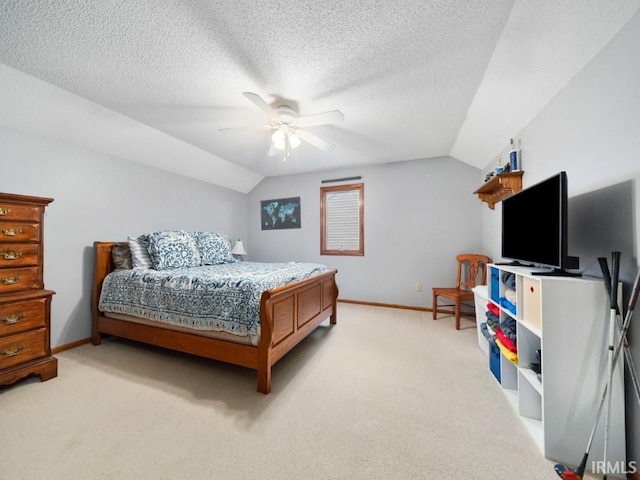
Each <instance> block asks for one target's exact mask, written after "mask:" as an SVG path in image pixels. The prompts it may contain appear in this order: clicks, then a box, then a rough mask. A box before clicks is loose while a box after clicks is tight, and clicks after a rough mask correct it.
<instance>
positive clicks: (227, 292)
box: [98, 262, 327, 345]
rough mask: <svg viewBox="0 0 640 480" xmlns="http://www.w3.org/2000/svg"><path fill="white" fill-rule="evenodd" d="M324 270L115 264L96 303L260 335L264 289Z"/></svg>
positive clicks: (182, 323) (175, 321)
mask: <svg viewBox="0 0 640 480" xmlns="http://www.w3.org/2000/svg"><path fill="white" fill-rule="evenodd" d="M325 270H327V267H325V266H324V265H320V264H316V263H298V262H289V263H257V262H236V263H228V264H222V265H207V266H201V267H191V268H181V269H175V270H162V271H159V270H144V269H131V270H119V271H115V272H112V273H110V274H109V275H107V276H106V277H105V279H104V283H103V286H102V292H101V294H100V302H99V304H98V308H99V309H100V311H102V312H113V313H120V314H126V315H133V316H136V317H143V318H146V319H148V320H157V321H159V322H165V323H169V324H172V325H177V326H181V327H187V328H193V329H196V330H213V331H222V332H227V333H230V334H234V335H240V336H248V337H249V338H250V340H251V343H252V344H253V345H257V344H258V341H259V338H260V317H259V313H260V297H261V296H262V293H263V292H265V291H266V290H270V289H272V288H275V287H279V286H282V285H286V284H288V283H292V282H294V281H297V280H302V279H305V278H308V277H310V276H312V275H315V274H318V273H320V272H323V271H325Z"/></svg>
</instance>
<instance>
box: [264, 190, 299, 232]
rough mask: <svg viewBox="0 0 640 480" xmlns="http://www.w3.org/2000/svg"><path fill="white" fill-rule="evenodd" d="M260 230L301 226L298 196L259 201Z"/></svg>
mask: <svg viewBox="0 0 640 480" xmlns="http://www.w3.org/2000/svg"><path fill="white" fill-rule="evenodd" d="M260 220H261V222H262V230H281V229H284V228H301V223H300V197H291V198H278V199H275V200H261V201H260Z"/></svg>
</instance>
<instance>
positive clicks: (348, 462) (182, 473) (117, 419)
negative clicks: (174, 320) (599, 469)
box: [0, 303, 580, 480]
mask: <svg viewBox="0 0 640 480" xmlns="http://www.w3.org/2000/svg"><path fill="white" fill-rule="evenodd" d="M57 358H58V360H59V376H58V377H57V378H55V379H52V380H50V381H48V382H44V383H41V382H40V381H39V380H38V379H37V378H28V379H26V380H24V381H21V382H19V383H17V384H15V385H13V386H10V387H5V388H2V389H0V445H2V450H1V451H2V453H1V455H0V478H3V479H12V480H22V479H25V480H26V479H29V480H32V479H39V480H44V479H86V480H91V479H126V480H132V479H153V480H155V479H189V480H193V479H278V480H284V479H296V480H297V479H363V480H364V479H366V480H372V479H384V480H391V479H394V480H395V479H446V480H453V479H465V480H467V479H480V480H482V479H492V480H496V479H509V480H511V479H513V478H520V479H528V480H535V479H552V478H558V477H557V476H556V475H555V473H554V472H553V464H552V462H550V461H548V460H545V459H544V458H543V457H542V455H541V454H540V452H539V450H538V449H537V447H536V446H535V445H534V443H533V440H532V439H531V438H530V437H529V436H528V434H527V433H526V431H525V429H524V427H523V426H522V425H521V423H520V421H519V419H518V418H517V416H516V414H515V412H514V411H513V410H512V408H511V407H510V406H509V404H508V402H507V400H506V398H505V397H504V396H503V394H502V393H501V391H500V388H499V386H498V384H497V383H496V381H495V380H494V379H493V377H492V376H491V373H490V372H489V370H488V368H487V358H486V357H485V356H484V355H483V354H482V352H481V351H480V349H479V347H478V344H477V336H476V330H475V324H473V323H471V322H470V321H469V320H463V329H462V330H460V331H455V330H454V328H453V320H452V318H451V317H445V316H441V318H439V319H438V320H437V321H433V320H431V314H430V313H421V312H416V311H409V310H399V309H391V308H381V307H369V306H361V305H350V304H344V303H340V304H339V307H338V325H336V326H333V327H331V326H329V325H328V322H327V323H326V324H323V325H322V326H320V327H319V328H318V329H317V330H316V331H315V332H314V333H313V334H312V335H311V336H310V337H308V338H307V339H306V340H305V341H304V342H303V343H302V344H301V345H299V346H298V347H297V348H296V349H295V350H294V351H292V352H291V353H289V354H288V355H287V356H286V357H285V358H284V359H282V360H281V361H280V362H279V363H278V364H277V365H276V366H275V367H274V370H273V384H272V393H271V394H269V395H266V396H265V395H262V394H260V393H257V392H256V390H255V388H256V380H255V374H254V372H252V371H251V370H247V369H244V368H240V367H235V366H230V365H226V364H222V363H219V362H214V361H209V360H205V359H200V358H196V357H192V356H187V355H182V354H177V353H173V352H168V351H165V350H160V349H155V348H151V347H147V346H142V345H139V344H134V343H130V342H125V341H118V340H109V339H107V340H105V341H103V343H102V345H100V346H97V347H95V346H93V345H84V346H81V347H78V348H75V349H73V350H68V351H65V352H62V353H60V354H58V355H57ZM579 460H580V459H576V462H578V461H579Z"/></svg>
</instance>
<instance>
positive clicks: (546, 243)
mask: <svg viewBox="0 0 640 480" xmlns="http://www.w3.org/2000/svg"><path fill="white" fill-rule="evenodd" d="M502 256H503V257H504V258H508V259H511V260H515V261H517V262H523V263H525V264H533V265H535V266H544V267H552V268H553V269H555V270H558V271H564V269H566V268H569V269H573V268H578V259H577V258H576V257H570V256H569V255H568V254H567V174H566V172H560V173H558V174H557V175H554V176H553V177H550V178H548V179H546V180H543V181H542V182H540V183H537V184H535V185H533V186H531V187H529V188H526V189H524V190H522V191H521V192H519V193H516V194H515V195H512V196H511V197H508V198H506V199H504V200H503V201H502Z"/></svg>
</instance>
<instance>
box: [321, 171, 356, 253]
mask: <svg viewBox="0 0 640 480" xmlns="http://www.w3.org/2000/svg"><path fill="white" fill-rule="evenodd" d="M353 190H356V191H357V192H358V240H359V241H358V244H359V245H358V249H357V250H335V249H334V250H329V249H328V248H327V246H326V233H325V232H326V228H327V224H326V213H327V212H326V209H327V205H326V196H327V193H331V192H345V191H353ZM320 255H345V256H363V255H364V183H356V184H349V185H334V186H332V187H320Z"/></svg>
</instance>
